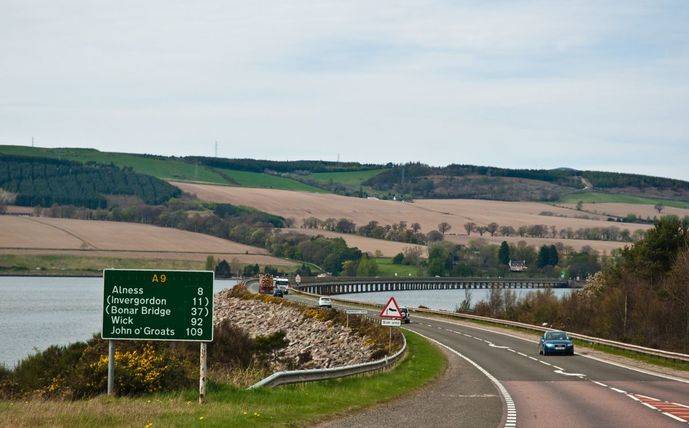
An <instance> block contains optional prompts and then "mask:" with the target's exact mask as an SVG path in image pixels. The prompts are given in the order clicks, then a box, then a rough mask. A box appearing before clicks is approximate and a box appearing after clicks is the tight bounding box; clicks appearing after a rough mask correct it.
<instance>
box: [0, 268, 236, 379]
mask: <svg viewBox="0 0 689 428" xmlns="http://www.w3.org/2000/svg"><path fill="white" fill-rule="evenodd" d="M234 284H235V281H215V284H214V285H213V288H214V289H215V291H216V292H217V291H220V290H222V289H224V288H228V287H232V286H233V285H234ZM102 299H103V280H102V278H44V277H0V364H5V365H6V366H8V367H13V366H14V365H15V364H16V363H17V361H18V360H20V359H21V358H23V357H25V356H27V355H29V354H31V353H33V352H35V351H37V350H42V349H45V348H47V347H48V346H50V345H66V344H68V343H72V342H75V341H79V340H86V339H88V338H89V337H91V336H92V335H93V334H95V333H99V332H100V327H101V311H102V309H101V306H102Z"/></svg>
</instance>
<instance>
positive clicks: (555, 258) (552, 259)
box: [548, 245, 560, 266]
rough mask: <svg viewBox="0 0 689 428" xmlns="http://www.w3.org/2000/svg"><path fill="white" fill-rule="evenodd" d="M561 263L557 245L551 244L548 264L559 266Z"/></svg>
mask: <svg viewBox="0 0 689 428" xmlns="http://www.w3.org/2000/svg"><path fill="white" fill-rule="evenodd" d="M558 263H560V255H559V254H558V253H557V247H556V246H555V245H551V246H550V247H548V264H549V265H550V266H557V264H558Z"/></svg>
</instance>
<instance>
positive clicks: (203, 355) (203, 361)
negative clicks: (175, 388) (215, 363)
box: [199, 342, 208, 404]
mask: <svg viewBox="0 0 689 428" xmlns="http://www.w3.org/2000/svg"><path fill="white" fill-rule="evenodd" d="M206 346H207V343H206V342H201V352H200V358H199V359H200V361H199V363H200V366H201V367H200V369H199V404H203V403H204V402H205V401H206V374H207V371H208V370H207V369H208V365H207V355H208V348H207V347H206Z"/></svg>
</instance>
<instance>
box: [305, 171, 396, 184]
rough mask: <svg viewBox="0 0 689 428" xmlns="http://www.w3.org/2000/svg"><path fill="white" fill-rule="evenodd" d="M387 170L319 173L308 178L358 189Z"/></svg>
mask: <svg viewBox="0 0 689 428" xmlns="http://www.w3.org/2000/svg"><path fill="white" fill-rule="evenodd" d="M383 171H385V169H369V170H364V171H345V172H318V173H315V174H311V175H309V176H308V178H311V179H313V180H316V181H320V182H322V183H329V182H331V181H332V182H334V183H342V184H345V185H348V186H354V187H358V186H361V185H362V184H363V182H364V181H366V180H368V179H369V178H371V177H375V176H376V175H378V174H380V173H381V172H383Z"/></svg>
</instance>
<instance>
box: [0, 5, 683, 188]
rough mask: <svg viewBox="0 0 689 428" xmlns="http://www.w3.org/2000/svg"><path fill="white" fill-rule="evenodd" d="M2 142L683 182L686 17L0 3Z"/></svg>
mask: <svg viewBox="0 0 689 428" xmlns="http://www.w3.org/2000/svg"><path fill="white" fill-rule="evenodd" d="M5 12H6V13H3V15H2V16H0V52H2V54H1V55H0V144H22V143H24V144H26V143H28V142H30V140H31V137H32V136H35V137H36V138H37V141H38V144H39V145H45V146H84V147H86V146H88V147H96V148H100V149H103V150H117V151H130V152H151V153H164V154H210V153H211V152H212V148H213V142H214V141H216V140H219V141H220V151H221V154H222V155H223V156H241V157H244V156H248V157H264V158H274V159H298V158H326V159H335V158H336V156H337V154H338V153H339V154H340V155H341V157H342V158H343V159H347V160H359V161H364V162H388V161H393V162H403V161H417V160H419V161H423V162H429V163H432V164H447V163H451V162H457V163H478V164H490V165H499V166H518V167H558V166H571V167H577V168H594V169H603V168H613V169H615V170H621V171H630V172H644V173H651V174H658V175H664V176H667V175H670V176H673V177H678V178H684V179H689V170H687V168H686V167H685V165H687V164H688V163H689V151H688V150H687V148H688V147H689V125H688V122H687V121H686V117H687V113H689V106H688V105H687V103H686V100H687V99H689V81H688V78H687V76H689V30H688V27H687V26H686V22H687V20H688V18H689V6H687V5H686V4H685V3H683V2H675V3H671V4H665V5H663V6H662V7H661V6H655V5H653V4H652V3H651V4H649V3H642V2H638V3H636V2H627V3H625V5H624V7H620V4H619V3H618V2H538V1H525V2H462V3H457V2H443V1H417V2H405V3H404V5H401V4H400V3H399V2H384V1H381V2H375V3H371V2H363V1H361V2H335V1H323V2H275V3H272V4H268V3H265V2H260V3H259V2H234V3H229V4H228V3H227V2H220V1H215V2H214V1H209V2H203V3H202V4H195V5H191V4H189V3H184V2H167V1H166V2H163V1H151V2H144V3H141V2H133V1H126V2H115V3H93V2H86V1H80V2H69V3H61V4H57V3H56V2H47V1H44V2H25V1H16V2H12V1H10V2H6V7H5Z"/></svg>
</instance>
